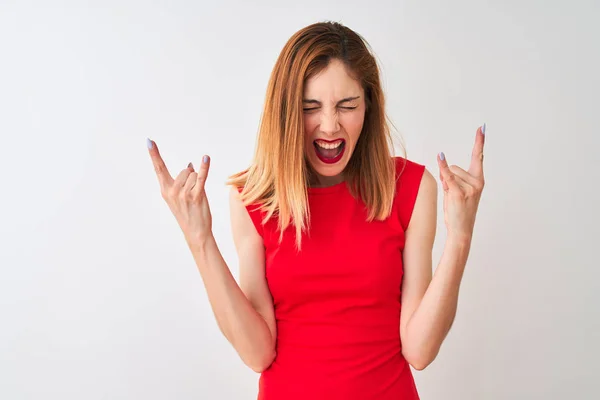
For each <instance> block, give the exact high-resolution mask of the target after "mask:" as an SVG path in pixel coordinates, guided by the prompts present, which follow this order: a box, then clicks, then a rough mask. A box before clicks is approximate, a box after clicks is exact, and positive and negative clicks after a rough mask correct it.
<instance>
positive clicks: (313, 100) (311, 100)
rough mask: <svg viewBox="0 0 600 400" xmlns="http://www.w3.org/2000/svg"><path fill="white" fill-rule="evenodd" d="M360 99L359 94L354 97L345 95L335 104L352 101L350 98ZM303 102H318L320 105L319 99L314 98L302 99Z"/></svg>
mask: <svg viewBox="0 0 600 400" xmlns="http://www.w3.org/2000/svg"><path fill="white" fill-rule="evenodd" d="M357 99H360V96H356V97H346V98H345V99H342V100H340V101H338V102H337V104H338V105H339V104H342V103H346V102H348V101H352V100H357ZM302 102H303V103H306V104H318V105H321V102H320V101H319V100H315V99H304V100H302Z"/></svg>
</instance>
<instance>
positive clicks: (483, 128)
mask: <svg viewBox="0 0 600 400" xmlns="http://www.w3.org/2000/svg"><path fill="white" fill-rule="evenodd" d="M481 133H482V134H483V135H485V123H484V124H483V125H481Z"/></svg>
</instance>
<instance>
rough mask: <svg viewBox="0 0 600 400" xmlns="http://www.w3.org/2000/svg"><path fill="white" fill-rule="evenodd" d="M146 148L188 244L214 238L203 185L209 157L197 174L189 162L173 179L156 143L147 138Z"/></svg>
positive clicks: (163, 193)
mask: <svg viewBox="0 0 600 400" xmlns="http://www.w3.org/2000/svg"><path fill="white" fill-rule="evenodd" d="M147 145H148V151H149V153H150V158H151V159H152V164H153V165H154V171H155V172H156V175H157V176H158V183H159V184H160V193H161V195H162V197H163V199H164V200H165V201H166V202H167V204H168V205H169V208H170V209H171V212H172V213H173V215H174V216H175V219H176V220H177V223H178V224H179V227H180V228H181V230H182V231H183V234H184V236H185V238H186V240H187V241H188V244H190V243H191V242H192V241H195V240H200V241H204V240H207V239H208V238H209V237H210V236H211V235H212V216H211V213H210V207H209V206H208V199H207V198H206V192H205V191H204V183H205V182H206V177H207V176H208V168H209V165H210V158H209V157H208V156H204V157H203V159H202V163H201V165H200V169H199V171H198V172H195V171H194V167H193V166H192V163H190V164H189V165H188V167H187V168H185V169H184V170H182V171H181V172H180V173H179V175H177V177H176V178H175V179H173V177H172V176H171V174H170V173H169V171H168V169H167V167H166V166H165V163H164V161H163V159H162V157H161V156H160V153H159V151H158V147H157V146H156V143H155V142H154V141H152V140H150V139H147Z"/></svg>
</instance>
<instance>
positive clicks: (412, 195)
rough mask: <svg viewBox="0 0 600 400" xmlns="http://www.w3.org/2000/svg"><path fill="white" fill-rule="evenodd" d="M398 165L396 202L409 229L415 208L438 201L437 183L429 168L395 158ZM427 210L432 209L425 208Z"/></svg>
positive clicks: (403, 221)
mask: <svg viewBox="0 0 600 400" xmlns="http://www.w3.org/2000/svg"><path fill="white" fill-rule="evenodd" d="M394 161H395V165H396V201H397V204H398V206H399V208H400V215H401V222H402V225H403V227H404V229H407V228H408V225H409V223H410V221H411V217H412V213H413V210H414V209H415V208H419V209H420V208H423V205H425V204H432V203H435V202H436V201H437V182H436V180H435V178H434V177H433V175H432V174H431V173H430V172H429V171H428V170H427V168H426V167H425V166H424V165H423V164H420V163H417V162H415V161H412V160H409V159H406V158H403V157H394ZM424 207H425V208H428V209H429V208H431V207H428V206H426V205H425V206H424Z"/></svg>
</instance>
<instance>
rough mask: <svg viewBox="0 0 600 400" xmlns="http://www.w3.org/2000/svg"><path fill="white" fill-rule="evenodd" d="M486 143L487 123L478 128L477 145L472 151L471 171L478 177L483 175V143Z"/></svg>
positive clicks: (476, 134)
mask: <svg viewBox="0 0 600 400" xmlns="http://www.w3.org/2000/svg"><path fill="white" fill-rule="evenodd" d="M484 143H485V124H483V125H482V126H480V127H479V128H477V132H476V133H475V145H474V146H473V152H472V153H471V165H470V166H469V173H470V174H471V175H473V176H474V177H476V178H479V177H483V144H484Z"/></svg>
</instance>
